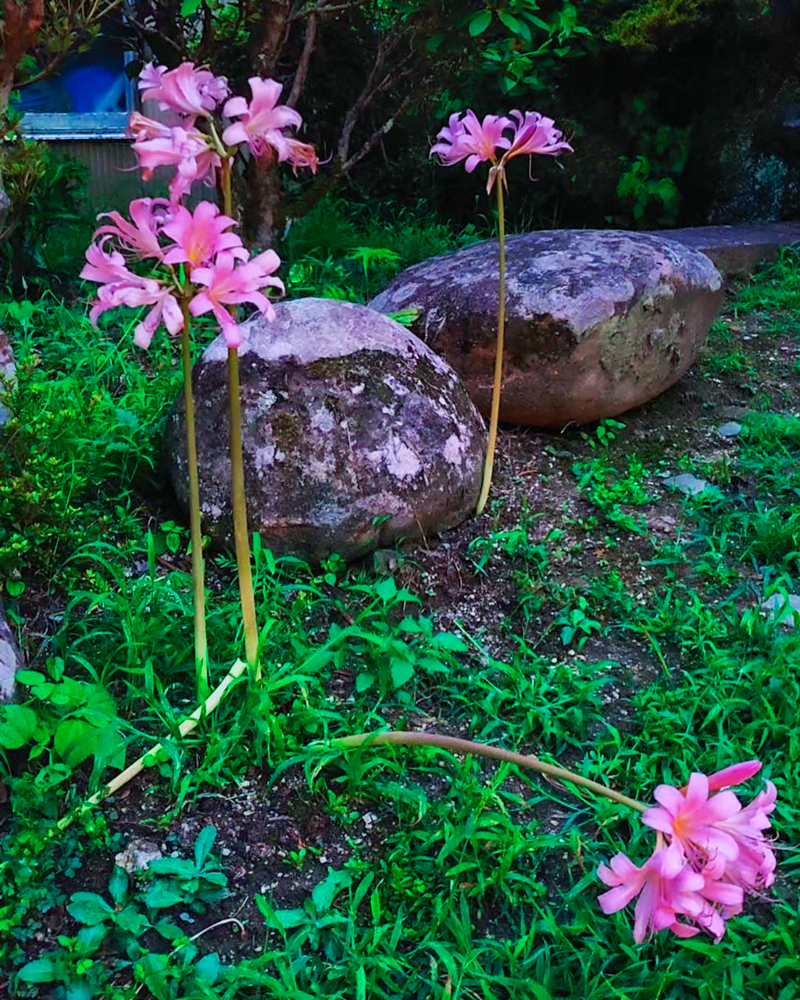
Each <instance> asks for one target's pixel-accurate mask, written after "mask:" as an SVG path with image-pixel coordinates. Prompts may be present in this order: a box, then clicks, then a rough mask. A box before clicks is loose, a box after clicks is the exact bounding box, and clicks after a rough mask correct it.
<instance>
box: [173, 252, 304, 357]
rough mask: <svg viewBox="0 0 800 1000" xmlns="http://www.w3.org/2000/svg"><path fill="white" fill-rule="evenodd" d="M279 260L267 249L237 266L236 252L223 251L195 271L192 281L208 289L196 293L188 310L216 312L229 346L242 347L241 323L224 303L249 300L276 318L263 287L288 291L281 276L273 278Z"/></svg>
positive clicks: (237, 303) (200, 312)
mask: <svg viewBox="0 0 800 1000" xmlns="http://www.w3.org/2000/svg"><path fill="white" fill-rule="evenodd" d="M280 263H281V262H280V258H279V257H278V255H277V254H276V253H275V251H274V250H266V251H265V252H264V253H262V254H259V255H258V256H257V257H254V258H253V259H252V260H248V261H246V262H244V263H240V264H239V265H238V267H237V266H236V260H235V258H234V255H233V254H232V253H231V252H230V251H227V250H225V251H223V252H222V253H220V254H218V255H217V257H216V259H215V261H214V263H213V264H212V265H210V266H208V267H197V268H195V269H194V271H193V272H192V281H193V282H195V283H196V284H199V285H204V286H205V291H203V292H199V293H198V294H197V295H195V297H194V298H193V299H192V301H191V302H190V303H189V311H190V312H191V314H192V315H193V316H202V315H203V314H204V313H207V312H213V313H214V316H215V317H216V319H217V322H218V323H219V324H220V326H221V327H222V332H223V334H224V335H225V340H226V342H227V344H228V347H232V348H238V347H240V346H241V343H242V334H241V330H240V328H239V324H238V323H237V322H236V319H235V317H234V316H233V315H232V314H231V313H230V312H229V311H228V310H227V309H226V308H225V306H228V305H239V304H240V303H242V302H250V303H252V304H253V305H254V306H255V307H256V308H257V309H258V310H259V311H260V312H261V314H262V315H264V316H266V317H267V319H269V320H273V319H274V318H275V310H274V309H273V308H272V304H271V302H270V301H269V299H268V298H267V297H266V296H265V295H263V294H262V293H261V291H260V289H261V288H266V287H272V288H277V289H279V290H280V291H281V292H283V291H284V290H285V289H284V285H283V282H282V281H281V280H280V278H275V277H273V274H274V272H275V271H277V269H278V268H279V267H280Z"/></svg>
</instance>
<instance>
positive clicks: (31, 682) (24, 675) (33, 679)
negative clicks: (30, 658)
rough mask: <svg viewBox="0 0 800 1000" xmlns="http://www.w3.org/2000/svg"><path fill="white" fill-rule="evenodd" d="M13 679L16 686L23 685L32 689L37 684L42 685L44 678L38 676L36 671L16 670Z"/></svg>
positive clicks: (42, 675) (40, 675) (41, 675)
mask: <svg viewBox="0 0 800 1000" xmlns="http://www.w3.org/2000/svg"><path fill="white" fill-rule="evenodd" d="M14 679H15V680H16V682H17V683H18V684H24V685H25V686H26V687H34V686H35V685H37V684H41V683H43V681H44V679H45V676H44V674H40V673H39V671H38V670H18V671H17V672H16V673H15V674H14Z"/></svg>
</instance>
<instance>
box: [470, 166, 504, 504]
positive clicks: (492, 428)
mask: <svg viewBox="0 0 800 1000" xmlns="http://www.w3.org/2000/svg"><path fill="white" fill-rule="evenodd" d="M503 180H504V174H503V172H502V171H500V173H499V174H498V175H497V184H496V186H497V234H498V237H499V242H500V289H499V295H500V298H499V302H498V305H497V346H496V348H495V356H494V385H493V386H492V410H491V414H490V416H489V445H488V447H487V449H486V462H485V464H484V466H483V484H482V485H481V495H480V497H479V498H478V506H477V508H476V510H475V513H476V514H482V513H483V510H484V507H485V506H486V501H487V500H488V498H489V490H490V489H491V486H492V470H493V469H494V452H495V448H496V447H497V425H498V423H499V421H500V393H501V391H502V388H503V344H504V341H505V333H506V213H505V203H504V201H503Z"/></svg>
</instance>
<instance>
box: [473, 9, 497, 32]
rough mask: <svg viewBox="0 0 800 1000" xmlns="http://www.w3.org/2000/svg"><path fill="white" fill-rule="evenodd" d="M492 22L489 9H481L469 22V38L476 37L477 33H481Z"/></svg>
mask: <svg viewBox="0 0 800 1000" xmlns="http://www.w3.org/2000/svg"><path fill="white" fill-rule="evenodd" d="M491 23H492V12H491V11H490V10H482V11H481V12H480V13H479V14H476V15H475V17H473V18H472V20H471V21H470V22H469V34H470V37H471V38H477V37H478V35H482V34H483V33H484V31H486V29H487V28H488V27H489V25H490V24H491Z"/></svg>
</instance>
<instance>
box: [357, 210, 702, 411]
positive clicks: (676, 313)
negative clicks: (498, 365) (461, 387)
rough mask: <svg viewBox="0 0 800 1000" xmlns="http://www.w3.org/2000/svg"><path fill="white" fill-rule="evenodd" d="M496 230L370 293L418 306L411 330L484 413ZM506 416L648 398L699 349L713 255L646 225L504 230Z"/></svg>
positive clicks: (492, 332)
mask: <svg viewBox="0 0 800 1000" xmlns="http://www.w3.org/2000/svg"><path fill="white" fill-rule="evenodd" d="M497 255H498V250H497V242H496V241H488V242H485V243H477V244H475V245H474V246H471V247H467V248H466V249H463V250H458V251H456V252H455V253H449V254H444V255H443V256H441V257H434V258H433V259H431V260H427V261H424V262H423V263H421V264H416V265H415V266H414V267H410V268H408V269H407V270H406V271H403V272H402V274H400V275H399V276H398V277H397V278H395V280H394V281H393V282H392V283H391V284H390V285H389V287H388V288H387V289H386V290H385V291H384V292H382V293H381V294H380V295H378V296H377V298H375V299H374V300H373V301H372V302H371V303H370V304H371V306H372V308H373V309H378V310H380V311H381V312H386V313H392V312H397V311H401V310H407V309H418V310H419V311H420V312H419V316H418V318H417V320H416V321H415V322H414V325H413V327H412V329H413V330H414V332H415V333H416V334H417V335H418V336H419V337H421V338H422V339H423V340H425V342H426V343H427V344H429V345H430V346H431V347H432V348H433V349H434V350H435V351H437V352H438V353H439V354H441V355H442V356H443V357H444V358H446V359H447V361H449V363H450V364H451V365H452V366H453V368H454V369H455V370H456V371H457V372H458V374H459V375H460V376H461V377H462V379H463V380H464V382H465V384H466V386H467V389H468V390H469V393H470V395H471V396H472V399H473V400H474V402H475V404H476V405H477V407H478V409H479V410H480V411H481V413H483V414H484V415H488V413H489V407H490V401H491V393H492V377H493V367H494V355H495V340H496V336H497V305H498V257H497ZM507 275H508V293H507V300H506V301H507V313H506V315H507V321H506V349H505V355H504V356H505V369H504V380H503V395H502V402H501V404H500V419H501V420H504V421H508V422H510V423H520V424H529V425H532V426H539V427H562V426H564V425H565V424H568V423H571V422H578V423H585V422H587V421H590V420H598V419H600V418H602V417H612V416H615V415H616V414H618V413H622V412H624V411H625V410H629V409H631V407H634V406H639V405H640V404H642V403H645V402H647V401H648V400H650V399H653V397H654V396H657V395H658V394H659V393H661V392H663V391H664V390H665V389H667V388H669V386H671V385H673V384H674V383H675V382H677V381H678V379H679V378H680V377H681V376H682V375H683V374H684V372H686V370H687V369H688V368H689V366H690V365H691V364H692V362H693V361H694V360H695V359H696V357H697V355H698V352H699V350H700V347H701V345H702V343H703V341H704V339H705V337H706V335H707V333H708V330H709V328H710V326H711V322H712V320H713V318H714V316H715V315H716V312H717V310H718V308H719V305H720V301H721V297H722V279H721V277H720V275H719V273H718V272H717V270H716V268H715V267H714V265H713V264H712V263H711V261H710V260H709V259H708V257H706V256H704V255H703V254H702V253H699V252H697V251H695V250H692V249H690V248H688V247H685V246H683V245H681V244H680V243H677V242H675V241H673V240H669V239H663V238H658V237H655V236H652V235H646V234H644V233H627V232H615V231H599V230H554V231H551V232H540V233H526V234H525V235H522V236H512V237H510V238H509V240H508V255H507Z"/></svg>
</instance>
